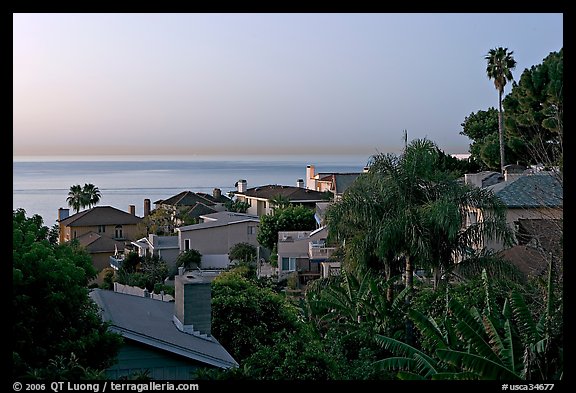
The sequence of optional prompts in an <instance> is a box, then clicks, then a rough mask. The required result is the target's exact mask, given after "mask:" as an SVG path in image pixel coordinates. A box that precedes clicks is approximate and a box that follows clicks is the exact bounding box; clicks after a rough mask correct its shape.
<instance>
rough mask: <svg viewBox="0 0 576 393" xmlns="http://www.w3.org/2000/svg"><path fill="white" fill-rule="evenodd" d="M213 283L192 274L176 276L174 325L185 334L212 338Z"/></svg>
mask: <svg viewBox="0 0 576 393" xmlns="http://www.w3.org/2000/svg"><path fill="white" fill-rule="evenodd" d="M211 302H212V290H211V283H210V281H208V280H204V279H202V278H199V277H194V276H192V275H190V274H187V275H177V276H174V318H173V321H174V324H175V325H176V327H177V328H178V329H179V330H180V331H183V332H185V333H189V334H192V335H195V336H200V337H204V338H208V339H210V338H211V332H210V330H211V324H212V322H211V320H212V305H211Z"/></svg>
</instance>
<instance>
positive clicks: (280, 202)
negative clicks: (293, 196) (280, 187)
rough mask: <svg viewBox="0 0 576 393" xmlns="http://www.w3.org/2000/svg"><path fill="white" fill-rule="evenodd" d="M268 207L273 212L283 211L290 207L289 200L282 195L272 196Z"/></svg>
mask: <svg viewBox="0 0 576 393" xmlns="http://www.w3.org/2000/svg"><path fill="white" fill-rule="evenodd" d="M270 206H271V207H272V209H274V211H276V210H282V209H285V208H287V207H288V206H290V199H289V198H288V197H287V196H285V195H282V194H278V195H274V196H273V197H272V198H270Z"/></svg>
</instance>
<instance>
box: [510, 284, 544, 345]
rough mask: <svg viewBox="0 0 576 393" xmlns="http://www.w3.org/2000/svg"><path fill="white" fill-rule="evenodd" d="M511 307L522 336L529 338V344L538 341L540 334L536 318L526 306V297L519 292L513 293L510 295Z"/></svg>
mask: <svg viewBox="0 0 576 393" xmlns="http://www.w3.org/2000/svg"><path fill="white" fill-rule="evenodd" d="M510 306H511V308H512V314H513V315H514V319H515V320H516V326H518V329H519V330H520V334H522V335H523V336H525V337H527V339H528V342H534V341H537V340H538V339H539V338H540V334H538V330H537V328H536V323H535V322H534V317H533V316H532V313H531V312H530V310H529V309H528V306H526V303H525V302H524V297H523V296H522V295H521V294H520V293H519V292H518V291H512V293H511V294H510Z"/></svg>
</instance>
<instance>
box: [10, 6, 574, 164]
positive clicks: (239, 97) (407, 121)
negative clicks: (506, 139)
mask: <svg viewBox="0 0 576 393" xmlns="http://www.w3.org/2000/svg"><path fill="white" fill-rule="evenodd" d="M563 29H564V26H563V14H561V13H518V14H514V13H496V14H481V13H445V14H443V13H422V14H418V13H408V14H401V13H365V14H364V13H254V14H250V13H214V14H210V13H184V14H182V13H177V14H170V13H156V14H155V13H133V14H131V13H120V14H118V13H79V14H75V13H64V14H58V13H40V14H35V13H14V14H13V154H14V156H19V155H66V154H72V155H84V154H86V155H94V154H121V155H131V154H134V155H146V154H157V155H183V154H184V155H186V154H231V153H234V154H300V153H304V154H309V153H317V154H374V153H377V152H384V153H386V152H394V151H399V150H400V149H401V147H402V146H403V143H404V142H403V135H404V130H406V131H407V135H408V139H409V140H412V139H417V138H428V139H430V140H432V141H434V142H435V143H436V144H437V145H438V146H439V147H440V148H441V149H443V150H444V151H445V152H446V153H450V154H456V153H466V152H468V147H469V144H470V142H471V141H470V140H469V139H468V138H467V137H465V136H463V135H460V132H461V131H462V126H461V124H462V122H463V121H464V119H465V118H466V117H467V116H469V115H470V114H471V113H474V112H477V111H479V110H487V109H488V108H490V107H496V108H497V107H498V92H497V90H496V89H495V88H494V83H493V81H492V80H490V79H488V77H487V75H486V65H487V63H486V60H485V58H484V57H485V56H486V54H487V53H488V51H489V50H490V49H493V48H496V47H505V48H508V49H509V50H510V51H513V57H514V59H515V60H516V61H517V66H516V68H515V70H513V76H514V79H515V80H516V81H518V80H519V79H520V76H521V74H522V72H523V71H524V70H525V69H527V68H530V67H532V66H534V65H538V64H540V63H542V61H543V59H544V58H545V57H546V56H547V55H548V54H550V53H551V52H556V51H559V50H560V49H561V48H562V47H563ZM510 87H511V84H509V85H507V86H506V88H505V91H504V94H505V95H506V94H507V93H509V92H510Z"/></svg>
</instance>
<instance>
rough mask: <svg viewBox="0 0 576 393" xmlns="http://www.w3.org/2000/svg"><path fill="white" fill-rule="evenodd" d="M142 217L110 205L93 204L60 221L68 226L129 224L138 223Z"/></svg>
mask: <svg viewBox="0 0 576 393" xmlns="http://www.w3.org/2000/svg"><path fill="white" fill-rule="evenodd" d="M140 221H142V218H140V217H138V216H135V215H133V214H130V213H128V212H125V211H122V210H119V209H116V208H115V207H112V206H95V207H93V208H91V209H88V210H84V211H81V212H79V213H76V214H74V215H72V216H70V217H67V218H65V219H63V220H61V221H60V222H61V223H62V224H64V225H65V226H69V227H83V226H94V225H130V224H138V223H139V222H140Z"/></svg>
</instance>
